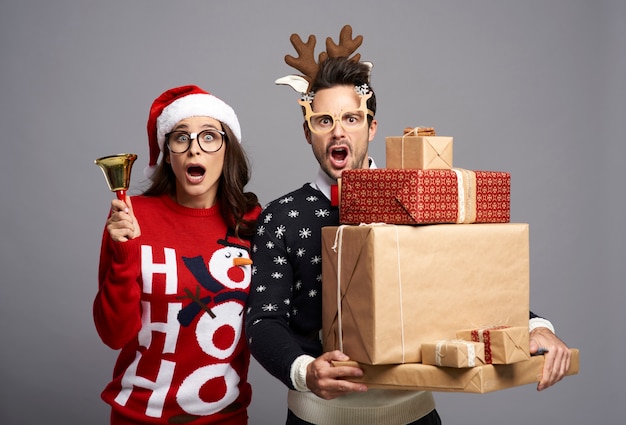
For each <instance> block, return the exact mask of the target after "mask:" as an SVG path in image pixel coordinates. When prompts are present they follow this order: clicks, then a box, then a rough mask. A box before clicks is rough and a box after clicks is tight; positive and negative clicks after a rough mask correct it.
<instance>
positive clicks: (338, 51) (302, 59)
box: [275, 25, 373, 98]
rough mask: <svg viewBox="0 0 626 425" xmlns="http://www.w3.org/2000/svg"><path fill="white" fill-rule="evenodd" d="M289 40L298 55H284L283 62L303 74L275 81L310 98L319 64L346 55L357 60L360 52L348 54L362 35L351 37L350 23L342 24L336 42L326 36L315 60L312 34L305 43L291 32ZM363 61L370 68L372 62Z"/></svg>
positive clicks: (360, 40)
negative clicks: (310, 90) (322, 50)
mask: <svg viewBox="0 0 626 425" xmlns="http://www.w3.org/2000/svg"><path fill="white" fill-rule="evenodd" d="M289 40H290V41H291V44H292V45H293V47H294V48H295V49H296V52H297V53H298V57H297V58H295V57H293V56H291V55H285V62H286V63H287V65H289V66H291V67H293V68H295V69H297V70H298V71H300V72H302V73H304V75H287V76H285V77H282V78H279V79H277V80H276V81H275V83H276V84H284V85H288V86H290V87H291V88H293V89H294V90H295V91H297V92H298V93H301V94H302V95H304V96H311V98H312V95H313V94H312V93H309V88H310V87H311V83H312V82H313V80H314V79H315V76H316V75H317V72H318V70H319V66H320V64H321V63H322V62H324V61H325V60H326V59H327V58H336V57H348V58H349V59H350V60H353V61H355V62H359V60H360V59H361V54H360V53H357V54H355V55H354V56H352V57H350V55H351V54H353V53H354V52H355V51H356V49H358V48H359V46H360V45H361V43H363V36H362V35H357V36H356V37H354V38H352V27H351V26H350V25H344V27H343V28H342V29H341V32H340V33H339V43H338V44H335V42H334V41H333V40H332V38H331V37H327V38H326V51H325V52H321V53H320V54H319V59H318V61H317V62H316V61H315V43H316V39H315V36H314V35H312V34H311V35H309V38H308V39H307V42H306V43H305V42H303V41H302V39H301V38H300V36H299V35H298V34H291V37H289ZM363 63H364V64H365V65H367V66H368V67H369V68H370V70H371V69H372V66H373V64H372V63H371V62H363ZM357 91H359V88H357ZM360 91H363V89H360Z"/></svg>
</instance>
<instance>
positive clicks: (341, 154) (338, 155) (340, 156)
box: [330, 147, 348, 162]
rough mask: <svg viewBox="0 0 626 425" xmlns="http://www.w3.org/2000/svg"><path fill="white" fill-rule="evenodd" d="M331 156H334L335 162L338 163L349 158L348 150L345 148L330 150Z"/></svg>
mask: <svg viewBox="0 0 626 425" xmlns="http://www.w3.org/2000/svg"><path fill="white" fill-rule="evenodd" d="M330 155H331V156H332V158H333V160H335V161H337V162H343V161H345V159H346V157H347V156H348V150H347V149H346V148H343V147H337V148H332V149H331V150H330Z"/></svg>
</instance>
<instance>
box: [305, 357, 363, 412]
mask: <svg viewBox="0 0 626 425" xmlns="http://www.w3.org/2000/svg"><path fill="white" fill-rule="evenodd" d="M334 360H337V361H346V360H349V358H348V356H346V355H345V354H343V353H342V352H341V351H339V350H335V351H330V352H328V353H324V354H322V355H321V356H319V357H318V358H317V359H315V360H314V361H312V362H311V363H310V364H309V365H308V367H307V370H306V385H307V387H308V388H309V389H310V390H311V391H312V392H313V393H314V394H315V395H317V396H318V397H321V398H323V399H325V400H331V399H333V398H336V397H340V396H342V395H345V394H348V393H350V392H355V391H356V392H364V391H367V386H366V385H365V384H357V383H354V382H349V381H345V380H344V379H342V378H349V377H359V376H363V371H362V370H361V369H359V368H358V367H352V366H338V367H335V366H333V364H332V362H333V361H334Z"/></svg>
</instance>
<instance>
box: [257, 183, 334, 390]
mask: <svg viewBox="0 0 626 425" xmlns="http://www.w3.org/2000/svg"><path fill="white" fill-rule="evenodd" d="M338 224H339V211H338V209H337V208H334V207H331V206H330V201H329V200H328V199H327V198H326V196H324V195H322V194H321V193H320V192H319V191H317V190H316V189H314V188H313V187H311V185H310V184H308V183H307V184H305V185H303V186H302V187H301V188H300V189H298V190H295V191H293V192H291V193H289V194H287V195H285V196H283V197H281V198H278V199H277V200H276V201H273V202H271V203H270V204H268V205H267V206H266V208H265V210H264V212H263V213H262V215H261V217H260V218H259V225H258V227H259V228H262V231H260V232H257V234H255V236H254V244H255V246H256V247H257V248H258V250H257V251H255V254H254V257H253V260H254V266H255V267H257V269H258V270H257V272H256V273H255V274H254V275H253V277H252V283H251V287H250V295H249V298H248V307H249V309H250V311H249V313H248V314H247V317H248V319H247V320H249V321H248V322H247V324H248V326H250V325H251V324H253V323H259V324H258V326H256V327H254V329H253V328H248V329H251V332H252V333H251V334H250V335H249V336H250V337H254V344H253V346H254V345H256V346H258V347H264V348H262V349H261V351H264V352H266V353H268V354H267V355H268V356H270V354H269V353H270V352H271V350H269V351H268V350H265V348H267V347H271V346H272V345H273V344H281V345H282V344H283V343H284V344H285V345H288V344H287V343H286V341H285V340H283V339H282V337H280V338H278V337H277V338H278V339H279V341H267V340H264V339H263V338H259V336H258V335H262V333H259V334H256V333H255V332H265V331H269V327H270V326H274V324H275V323H276V322H275V319H276V318H279V319H280V320H283V321H284V323H285V326H288V327H290V328H291V329H292V330H293V332H295V333H296V334H298V333H299V332H300V331H298V329H311V325H312V324H313V323H315V324H317V323H318V321H319V318H315V317H311V316H310V315H308V314H306V315H301V314H299V311H300V310H302V309H303V308H305V306H306V308H307V310H308V309H310V308H313V309H317V308H318V307H319V308H320V309H321V303H322V300H321V298H322V291H321V271H322V270H321V268H322V254H321V246H320V237H321V233H320V229H321V228H322V227H324V226H337V225H338ZM267 317H272V318H273V319H272V320H263V323H260V322H257V320H262V319H264V318H267ZM312 321H313V322H312ZM256 329H258V330H256ZM266 344H269V345H266ZM289 354H293V353H289ZM287 357H288V356H285V358H287ZM282 359H283V357H282V356H281V358H280V359H268V358H266V359H264V360H267V361H270V362H274V363H281V365H280V367H281V368H283V367H284V368H285V369H288V368H289V365H283V364H282V362H283V360H282ZM277 366H278V365H277ZM287 379H288V378H287Z"/></svg>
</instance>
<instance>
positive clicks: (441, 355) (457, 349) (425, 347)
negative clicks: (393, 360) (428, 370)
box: [422, 340, 486, 368]
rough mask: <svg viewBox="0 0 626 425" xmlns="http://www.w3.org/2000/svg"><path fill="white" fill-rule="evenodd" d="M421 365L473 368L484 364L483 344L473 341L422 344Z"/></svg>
mask: <svg viewBox="0 0 626 425" xmlns="http://www.w3.org/2000/svg"><path fill="white" fill-rule="evenodd" d="M422 364H427V365H433V366H447V367H456V368H464V367H475V366H480V365H483V364H486V362H485V344H483V343H482V342H474V341H461V340H442V341H437V342H425V343H423V344H422Z"/></svg>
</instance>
